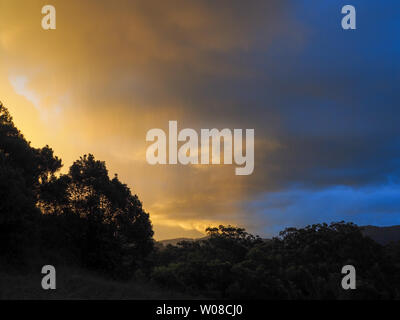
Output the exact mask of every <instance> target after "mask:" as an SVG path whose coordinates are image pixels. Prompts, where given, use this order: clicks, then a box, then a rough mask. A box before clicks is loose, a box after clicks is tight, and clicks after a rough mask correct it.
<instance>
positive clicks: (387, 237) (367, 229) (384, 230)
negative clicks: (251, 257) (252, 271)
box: [158, 226, 400, 246]
mask: <svg viewBox="0 0 400 320" xmlns="http://www.w3.org/2000/svg"><path fill="white" fill-rule="evenodd" d="M361 228H362V229H363V234H364V235H366V236H368V237H370V238H371V239H373V240H375V241H376V242H378V243H380V244H382V245H385V244H388V243H390V242H397V241H400V226H390V227H376V226H363V227H361ZM204 239H207V237H203V238H197V239H193V238H175V239H167V240H161V241H158V243H159V244H161V245H163V246H167V245H169V244H170V245H173V246H176V245H177V244H178V242H181V241H197V240H204ZM265 240H267V239H265Z"/></svg>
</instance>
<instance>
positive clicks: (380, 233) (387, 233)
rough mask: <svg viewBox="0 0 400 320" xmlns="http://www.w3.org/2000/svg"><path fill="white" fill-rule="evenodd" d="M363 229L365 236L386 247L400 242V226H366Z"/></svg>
mask: <svg viewBox="0 0 400 320" xmlns="http://www.w3.org/2000/svg"><path fill="white" fill-rule="evenodd" d="M362 228H363V233H364V235H366V236H368V237H370V238H372V239H373V240H375V241H376V242H378V243H379V244H382V245H385V244H388V243H390V242H397V241H400V226H390V227H376V226H365V227H362Z"/></svg>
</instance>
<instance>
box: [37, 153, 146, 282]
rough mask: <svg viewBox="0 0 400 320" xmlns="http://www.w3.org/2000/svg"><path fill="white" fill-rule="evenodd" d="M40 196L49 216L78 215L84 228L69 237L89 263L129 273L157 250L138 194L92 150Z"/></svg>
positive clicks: (49, 184) (51, 181)
mask: <svg viewBox="0 0 400 320" xmlns="http://www.w3.org/2000/svg"><path fill="white" fill-rule="evenodd" d="M41 200H42V201H41V208H42V209H43V210H44V212H45V213H47V214H52V215H69V216H71V221H76V219H75V218H73V217H74V216H75V217H79V219H80V221H81V222H80V223H81V226H80V227H79V228H77V229H78V230H80V231H78V230H77V229H75V230H76V231H75V232H74V234H73V235H71V237H72V238H73V239H74V244H73V246H77V247H79V248H80V249H81V253H80V259H81V261H83V264H84V265H86V266H89V267H91V268H96V269H102V270H104V271H107V272H113V273H114V274H115V273H126V272H127V270H132V269H134V268H135V267H136V266H138V264H140V262H141V261H142V260H143V258H144V257H145V256H146V255H148V253H149V252H150V251H151V250H152V249H153V230H152V225H151V222H150V218H149V215H148V214H147V213H146V212H145V211H144V210H143V207H142V203H141V202H140V201H139V199H138V197H137V195H132V193H131V191H130V189H129V188H128V187H127V185H125V184H123V183H121V182H120V181H119V179H118V177H117V176H115V177H114V178H113V179H110V178H109V176H108V170H107V168H106V165H105V163H104V162H103V161H98V160H96V159H95V158H94V156H93V155H91V154H89V155H84V156H83V157H81V158H80V159H79V160H77V161H75V162H74V164H73V165H72V166H71V167H70V169H69V173H68V174H67V175H61V176H60V178H58V179H55V178H52V179H50V180H49V183H48V184H47V185H46V186H45V188H44V189H43V191H42V196H41Z"/></svg>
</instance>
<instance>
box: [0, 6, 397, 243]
mask: <svg viewBox="0 0 400 320" xmlns="http://www.w3.org/2000/svg"><path fill="white" fill-rule="evenodd" d="M349 2H350V3H351V4H352V5H354V6H355V7H356V9H357V30H346V31H345V30H343V29H342V27H341V19H342V17H343V15H342V14H341V8H342V7H343V6H344V5H346V4H349ZM47 4H51V5H53V6H54V7H55V8H56V10H57V29H56V30H48V31H45V30H43V29H42V27H41V19H42V17H43V15H42V14H41V9H42V7H43V6H44V5H47ZM399 57H400V2H399V1H398V0H385V1H384V2H382V1H377V0H351V1H333V0H332V1H321V0H296V1H295V0H291V1H289V0H288V1H286V0H273V1H266V0H260V1H258V0H254V1H253V0H250V1H243V0H218V1H216V0H201V1H200V0H199V1H189V0H163V1H155V0H141V1H134V0H130V1H123V0H117V1H109V0H107V1H106V0H80V1H78V0H46V1H39V0H0V100H1V101H2V102H3V103H4V104H5V105H6V107H7V108H8V109H9V110H10V112H11V113H12V115H13V117H14V121H15V123H16V125H17V126H18V128H19V129H21V130H22V132H23V133H24V135H25V136H26V137H27V139H28V140H30V141H31V142H32V145H33V146H35V147H41V146H44V145H46V144H48V145H50V146H51V147H52V148H53V149H54V151H55V153H56V154H57V155H58V156H59V157H61V158H62V159H63V164H64V168H63V172H65V171H66V170H68V168H69V166H70V165H71V164H72V163H73V161H74V160H76V159H78V158H79V157H80V156H81V155H83V154H87V153H92V154H94V155H95V157H96V158H97V159H99V160H104V161H106V163H107V166H108V169H109V172H110V175H111V176H112V175H113V174H114V173H118V175H119V178H120V179H121V180H122V181H123V182H125V183H127V184H128V185H129V187H130V188H131V189H132V191H133V192H134V193H136V194H137V195H138V196H139V198H140V199H141V200H142V202H143V205H144V208H145V209H146V211H147V212H149V213H150V217H151V220H152V222H153V225H154V229H155V238H156V239H167V238H174V237H199V236H202V234H203V232H204V229H205V228H206V227H207V226H210V225H216V224H221V223H222V224H228V223H230V224H235V225H240V226H244V227H246V228H247V229H248V230H249V231H251V232H253V233H257V234H260V235H262V236H271V235H275V234H276V232H277V231H279V230H281V229H282V228H284V227H287V226H304V225H306V224H310V223H318V222H325V221H326V222H330V221H338V220H346V221H353V222H356V223H358V224H360V225H366V224H374V225H393V224H400V180H399V178H400V103H399V102H400V59H399ZM170 120H177V121H178V127H179V129H183V128H194V129H196V130H200V129H201V128H210V129H211V128H218V129H223V128H230V129H234V128H241V129H247V128H254V129H255V136H256V139H255V159H256V161H255V170H254V173H253V174H252V175H250V176H236V175H235V174H234V166H233V165H220V166H207V165H199V166H182V165H165V166H161V165H158V166H157V165H156V166H151V165H149V164H148V163H147V162H146V157H145V154H146V148H147V146H149V145H150V143H148V142H146V133H147V131H148V130H150V129H152V128H163V129H165V130H166V131H167V128H168V121H170Z"/></svg>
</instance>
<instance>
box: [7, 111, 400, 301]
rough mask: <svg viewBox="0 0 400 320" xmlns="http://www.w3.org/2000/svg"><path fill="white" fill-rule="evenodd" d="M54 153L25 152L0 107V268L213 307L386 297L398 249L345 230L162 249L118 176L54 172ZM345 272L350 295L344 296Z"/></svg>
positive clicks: (81, 167)
mask: <svg viewBox="0 0 400 320" xmlns="http://www.w3.org/2000/svg"><path fill="white" fill-rule="evenodd" d="M61 167H62V163H61V160H60V159H59V158H57V157H56V156H55V155H54V153H53V150H52V149H51V148H50V147H48V146H45V147H44V148H39V149H37V148H33V147H32V146H31V145H30V143H29V142H28V141H27V140H26V139H25V138H24V136H23V135H22V134H21V132H20V131H19V130H18V129H17V128H16V127H15V125H14V123H13V120H12V118H11V116H10V114H9V112H8V110H7V109H6V108H5V107H4V106H3V105H2V104H1V103H0V268H3V267H6V266H17V267H18V268H21V270H22V269H23V268H24V267H27V268H29V267H31V264H32V263H33V264H35V263H36V264H40V263H44V264H54V265H58V264H67V265H78V266H79V267H83V268H86V269H88V270H93V271H95V272H97V273H101V274H103V275H104V276H107V277H112V278H116V279H119V280H125V279H130V278H136V279H138V280H139V279H140V280H141V281H146V282H152V283H155V284H157V285H159V286H162V287H165V288H167V289H170V290H173V291H179V292H183V293H187V294H188V296H192V297H204V298H219V299H364V298H368V299H395V298H399V297H400V292H399V288H400V278H399V277H400V272H399V271H400V244H395V243H392V244H390V245H387V246H381V245H379V244H378V243H376V242H374V241H373V240H372V239H370V238H368V237H365V236H364V235H363V234H362V232H361V229H360V228H359V227H357V226H356V225H354V224H351V223H343V222H342V223H332V224H330V225H327V224H319V225H313V226H309V227H306V228H303V229H294V228H289V229H286V230H285V231H283V232H281V233H280V235H279V237H276V238H273V239H271V240H263V239H261V238H259V237H256V236H253V235H251V234H248V233H247V232H246V231H245V230H244V229H241V228H236V227H231V226H219V227H218V228H209V229H207V233H208V237H207V238H206V239H203V240H198V241H190V242H188V241H186V242H185V241H183V242H181V243H179V244H178V245H176V246H172V245H168V246H167V247H163V246H161V245H157V244H156V243H155V241H154V240H153V230H152V225H151V222H150V218H149V215H148V214H147V213H146V212H145V211H144V209H143V207H142V204H141V202H140V201H139V199H138V197H137V196H136V195H133V194H132V193H131V191H130V189H129V188H128V187H127V186H126V185H125V184H123V183H122V182H121V181H120V180H119V178H118V176H114V178H112V179H110V178H109V175H108V171H107V168H106V165H105V163H104V162H102V161H98V160H96V159H95V158H94V157H93V156H92V155H84V156H83V157H81V158H80V159H79V160H77V161H76V162H74V164H73V165H72V166H71V167H70V168H69V170H68V173H67V174H60V169H61ZM344 265H353V266H355V268H356V271H357V274H356V276H357V289H356V290H347V291H346V290H343V289H342V287H341V279H342V277H343V275H342V274H341V269H342V267H343V266H344Z"/></svg>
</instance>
